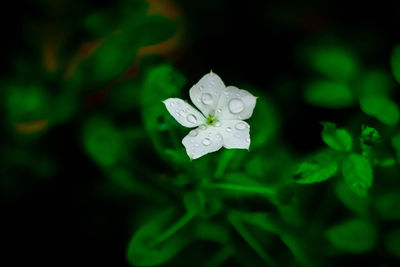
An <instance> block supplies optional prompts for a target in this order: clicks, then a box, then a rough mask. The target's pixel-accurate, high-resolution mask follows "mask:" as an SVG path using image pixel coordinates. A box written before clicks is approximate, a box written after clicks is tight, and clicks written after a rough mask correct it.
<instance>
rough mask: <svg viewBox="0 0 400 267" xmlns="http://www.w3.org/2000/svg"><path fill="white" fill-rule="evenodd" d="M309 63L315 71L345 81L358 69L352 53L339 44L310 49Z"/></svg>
mask: <svg viewBox="0 0 400 267" xmlns="http://www.w3.org/2000/svg"><path fill="white" fill-rule="evenodd" d="M311 64H312V66H313V67H314V69H315V70H316V71H318V72H320V73H321V74H324V75H326V76H327V77H329V78H331V79H334V80H337V81H347V80H349V79H350V78H352V77H353V76H354V75H355V74H356V73H357V71H358V62H357V60H356V58H355V56H354V54H353V53H351V52H350V51H348V50H346V49H345V48H342V47H339V46H328V45H324V46H321V47H317V48H316V49H314V50H313V51H312V54H311Z"/></svg>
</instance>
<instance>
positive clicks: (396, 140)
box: [392, 133, 400, 163]
mask: <svg viewBox="0 0 400 267" xmlns="http://www.w3.org/2000/svg"><path fill="white" fill-rule="evenodd" d="M392 146H393V148H394V150H395V151H396V155H397V162H398V163H400V133H398V134H396V135H395V136H393V137H392Z"/></svg>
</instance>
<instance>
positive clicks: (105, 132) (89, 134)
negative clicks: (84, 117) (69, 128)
mask: <svg viewBox="0 0 400 267" xmlns="http://www.w3.org/2000/svg"><path fill="white" fill-rule="evenodd" d="M83 143H84V147H85V149H86V152H87V153H88V154H89V156H90V157H92V159H93V160H94V161H95V162H96V163H97V164H99V165H100V166H104V167H109V166H112V165H114V164H115V163H116V162H117V161H118V159H119V158H120V157H121V154H122V153H123V152H124V145H123V141H122V138H121V136H120V133H119V132H118V130H117V129H115V127H114V126H113V125H112V124H111V123H110V122H109V121H107V120H105V119H103V118H92V119H90V120H89V121H88V122H86V125H85V128H84V132H83Z"/></svg>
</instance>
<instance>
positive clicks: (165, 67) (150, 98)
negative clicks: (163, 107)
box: [140, 64, 187, 105]
mask: <svg viewBox="0 0 400 267" xmlns="http://www.w3.org/2000/svg"><path fill="white" fill-rule="evenodd" d="M186 82H187V81H186V78H185V76H184V75H183V74H182V73H181V72H179V71H178V70H177V69H175V68H174V67H173V66H172V65H170V64H161V65H158V66H154V67H152V68H151V69H150V70H149V71H148V73H147V75H146V78H145V82H144V85H143V88H142V90H141V93H140V101H141V104H142V105H152V104H154V103H156V102H160V101H163V100H165V99H167V98H169V97H178V96H179V94H180V91H181V89H182V87H183V86H184V85H185V84H186ZM185 95H186V94H185Z"/></svg>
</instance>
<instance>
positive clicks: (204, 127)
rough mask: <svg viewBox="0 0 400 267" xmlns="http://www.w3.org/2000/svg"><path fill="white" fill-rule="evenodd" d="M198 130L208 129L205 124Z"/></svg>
mask: <svg viewBox="0 0 400 267" xmlns="http://www.w3.org/2000/svg"><path fill="white" fill-rule="evenodd" d="M198 129H200V130H205V129H207V127H206V126H205V125H204V124H203V125H200V126H199V128H198Z"/></svg>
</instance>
